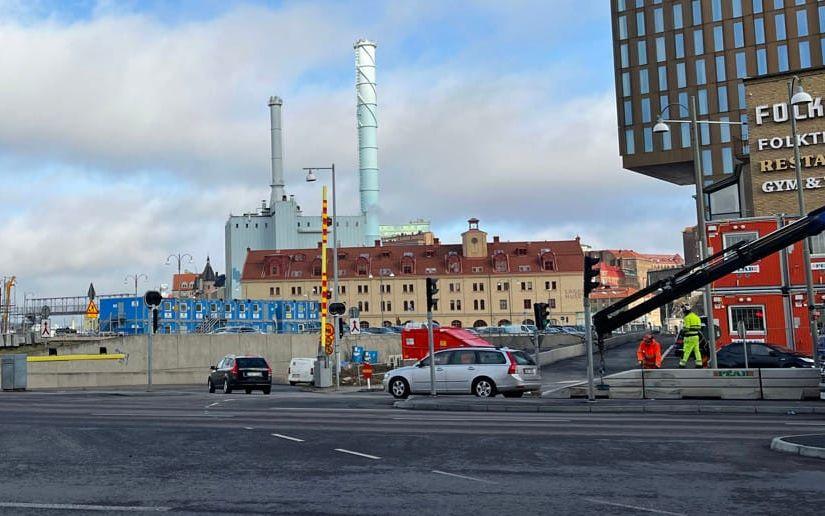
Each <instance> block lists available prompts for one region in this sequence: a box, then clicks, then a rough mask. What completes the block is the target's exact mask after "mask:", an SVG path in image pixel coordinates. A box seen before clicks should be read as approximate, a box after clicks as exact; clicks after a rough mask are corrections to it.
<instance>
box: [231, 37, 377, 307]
mask: <svg viewBox="0 0 825 516" xmlns="http://www.w3.org/2000/svg"><path fill="white" fill-rule="evenodd" d="M354 48H355V73H356V84H355V89H356V101H357V128H358V166H359V190H360V194H361V197H360V200H361V213H359V214H357V215H346V216H342V215H338V217H337V219H338V220H336V221H335V224H336V231H337V239H338V244H339V245H340V246H358V245H371V244H372V243H373V242H374V241H375V240H378V239H380V238H381V235H380V233H379V220H378V205H379V192H380V187H379V175H378V170H379V169H378V99H377V91H376V80H375V48H376V45H375V43H373V42H371V41H368V40H365V39H360V40H358V41H356V42H355V45H354ZM282 107H283V101H282V100H281V99H280V98H278V97H270V99H269V113H270V129H271V131H270V133H271V134H270V141H271V155H272V181H271V184H270V197H269V203H267V202H266V201H262V203H261V206H260V208H258V209H257V210H256V211H254V212H248V213H244V214H243V215H230V216H229V219H228V220H227V221H226V227H225V252H226V270H227V275H226V287H227V288H226V297H227V298H240V297H242V296H241V289H240V280H241V271H242V269H243V264H244V260H245V259H246V253H247V251H248V250H249V249H253V250H254V249H296V248H308V247H314V246H315V245H316V243H317V242H319V241H320V240H321V216H320V215H318V216H309V215H304V214H303V212H302V210H301V207H300V206H299V204H298V202H297V201H296V200H295V198H294V196H292V195H290V196H287V194H286V185H285V182H284V154H283V134H282V132H283V125H282V118H281V114H282V113H281V111H282ZM316 164H317V163H312V164H311V165H316ZM313 201H314V200H313ZM319 204H320V203H319Z"/></svg>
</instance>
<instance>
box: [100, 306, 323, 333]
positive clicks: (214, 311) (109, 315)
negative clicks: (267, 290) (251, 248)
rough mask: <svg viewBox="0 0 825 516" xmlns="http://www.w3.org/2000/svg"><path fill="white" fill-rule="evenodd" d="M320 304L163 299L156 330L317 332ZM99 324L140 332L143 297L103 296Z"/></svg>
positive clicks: (145, 310)
mask: <svg viewBox="0 0 825 516" xmlns="http://www.w3.org/2000/svg"><path fill="white" fill-rule="evenodd" d="M319 306H320V305H319V304H318V302H317V301H311V300H307V299H304V300H303V301H301V300H274V299H265V300H261V299H245V300H236V299H233V300H218V299H189V298H165V299H164V300H163V302H162V303H161V305H160V308H159V309H158V333H209V332H211V331H213V330H215V329H216V328H221V327H232V326H249V327H253V328H255V329H257V330H259V331H260V332H262V333H300V332H305V331H318V330H319V329H320V321H319ZM99 323H100V331H101V332H111V333H117V334H121V335H135V334H143V333H146V330H147V328H148V326H147V325H148V324H149V310H148V308H147V307H146V303H145V302H144V300H143V297H111V298H102V299H100V318H99Z"/></svg>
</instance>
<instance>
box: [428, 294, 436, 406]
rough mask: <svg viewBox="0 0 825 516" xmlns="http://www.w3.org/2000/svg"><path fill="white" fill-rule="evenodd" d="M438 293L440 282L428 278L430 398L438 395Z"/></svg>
mask: <svg viewBox="0 0 825 516" xmlns="http://www.w3.org/2000/svg"><path fill="white" fill-rule="evenodd" d="M437 293H438V280H437V279H435V278H427V345H428V347H429V349H430V396H435V395H436V389H435V344H434V342H433V306H434V305H435V302H436V300H435V295H436V294H437Z"/></svg>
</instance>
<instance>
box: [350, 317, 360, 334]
mask: <svg viewBox="0 0 825 516" xmlns="http://www.w3.org/2000/svg"><path fill="white" fill-rule="evenodd" d="M360 333H361V321H359V320H358V318H353V319H350V320H349V334H350V335H359V334H360Z"/></svg>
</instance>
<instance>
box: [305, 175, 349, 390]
mask: <svg viewBox="0 0 825 516" xmlns="http://www.w3.org/2000/svg"><path fill="white" fill-rule="evenodd" d="M304 170H306V172H307V177H306V181H307V183H314V182H315V181H317V180H318V177H317V176H316V175H315V171H316V170H329V171H330V172H331V173H332V302H333V303H337V302H338V213H337V211H336V209H335V163H333V164H332V165H331V166H329V167H305V168H304ZM324 294H326V292H325V293H324ZM339 317H340V316H339V315H336V316H334V317H333V320H334V322H335V328H336V331H337V328H338V318H339ZM321 331H324V328H321ZM335 382H336V388H337V387H340V385H341V350H340V344H338V343H336V344H335Z"/></svg>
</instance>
